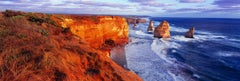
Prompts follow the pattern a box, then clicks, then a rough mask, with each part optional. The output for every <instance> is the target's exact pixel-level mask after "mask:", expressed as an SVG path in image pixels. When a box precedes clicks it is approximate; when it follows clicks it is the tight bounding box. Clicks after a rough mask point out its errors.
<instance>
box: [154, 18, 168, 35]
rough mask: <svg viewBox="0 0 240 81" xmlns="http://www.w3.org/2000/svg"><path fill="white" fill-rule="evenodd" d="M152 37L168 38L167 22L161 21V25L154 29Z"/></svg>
mask: <svg viewBox="0 0 240 81" xmlns="http://www.w3.org/2000/svg"><path fill="white" fill-rule="evenodd" d="M154 37H157V38H170V26H169V24H168V22H167V21H165V20H164V21H162V22H161V24H160V25H159V26H158V27H157V28H155V30H154Z"/></svg>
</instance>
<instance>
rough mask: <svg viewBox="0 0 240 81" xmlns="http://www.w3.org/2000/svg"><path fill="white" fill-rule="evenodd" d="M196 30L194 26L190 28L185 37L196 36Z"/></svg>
mask: <svg viewBox="0 0 240 81" xmlns="http://www.w3.org/2000/svg"><path fill="white" fill-rule="evenodd" d="M194 30H195V28H194V27H192V28H190V29H189V30H188V32H187V33H186V34H185V37H186V38H194V36H193V35H194Z"/></svg>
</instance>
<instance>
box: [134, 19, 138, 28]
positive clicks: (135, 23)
mask: <svg viewBox="0 0 240 81" xmlns="http://www.w3.org/2000/svg"><path fill="white" fill-rule="evenodd" d="M133 28H134V29H135V28H137V21H136V20H134V22H133Z"/></svg>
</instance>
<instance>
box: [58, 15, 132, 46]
mask: <svg viewBox="0 0 240 81" xmlns="http://www.w3.org/2000/svg"><path fill="white" fill-rule="evenodd" d="M88 17H89V18H92V20H93V21H90V20H83V19H82V18H81V17H70V18H64V21H63V22H60V23H61V25H62V26H63V27H68V28H70V30H71V32H72V33H73V34H75V35H77V36H79V37H81V38H82V39H83V40H85V41H86V42H87V43H89V44H90V46H92V47H94V48H103V47H102V46H103V45H104V44H107V45H109V44H108V42H111V41H112V42H113V43H114V44H113V45H124V44H126V43H127V41H128V24H127V22H126V19H125V18H122V17H119V16H91V17H90V16H88Z"/></svg>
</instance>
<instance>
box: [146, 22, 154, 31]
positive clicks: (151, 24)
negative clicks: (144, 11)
mask: <svg viewBox="0 0 240 81" xmlns="http://www.w3.org/2000/svg"><path fill="white" fill-rule="evenodd" d="M147 31H148V32H150V33H152V32H153V31H154V26H153V22H152V20H151V21H150V22H149V26H148V29H147Z"/></svg>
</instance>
